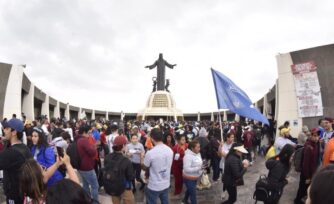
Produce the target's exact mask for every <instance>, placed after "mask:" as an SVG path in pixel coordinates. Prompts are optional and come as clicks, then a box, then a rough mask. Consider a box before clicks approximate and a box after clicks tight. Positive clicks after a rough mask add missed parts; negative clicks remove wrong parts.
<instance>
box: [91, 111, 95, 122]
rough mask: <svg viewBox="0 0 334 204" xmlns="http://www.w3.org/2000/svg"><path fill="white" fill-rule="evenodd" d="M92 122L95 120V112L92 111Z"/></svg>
mask: <svg viewBox="0 0 334 204" xmlns="http://www.w3.org/2000/svg"><path fill="white" fill-rule="evenodd" d="M91 119H92V120H95V110H92V118H91Z"/></svg>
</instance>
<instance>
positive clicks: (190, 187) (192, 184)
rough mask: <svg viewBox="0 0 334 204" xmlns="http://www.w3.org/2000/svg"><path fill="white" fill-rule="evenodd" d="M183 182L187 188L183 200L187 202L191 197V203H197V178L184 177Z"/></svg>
mask: <svg viewBox="0 0 334 204" xmlns="http://www.w3.org/2000/svg"><path fill="white" fill-rule="evenodd" d="M183 182H184V184H185V185H186V188H187V190H186V193H185V195H184V199H183V201H184V202H185V203H187V202H188V199H189V197H190V202H191V204H197V199H196V184H197V180H188V179H185V178H184V179H183Z"/></svg>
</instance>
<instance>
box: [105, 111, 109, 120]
mask: <svg viewBox="0 0 334 204" xmlns="http://www.w3.org/2000/svg"><path fill="white" fill-rule="evenodd" d="M107 120H109V115H108V111H106V121H107Z"/></svg>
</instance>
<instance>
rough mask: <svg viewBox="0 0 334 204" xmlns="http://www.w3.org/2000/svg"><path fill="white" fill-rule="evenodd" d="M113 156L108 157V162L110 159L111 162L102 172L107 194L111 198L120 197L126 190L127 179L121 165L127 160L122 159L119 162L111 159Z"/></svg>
mask: <svg viewBox="0 0 334 204" xmlns="http://www.w3.org/2000/svg"><path fill="white" fill-rule="evenodd" d="M111 156H112V154H108V155H107V156H106V160H109V159H110V160H109V161H110V162H105V167H104V169H103V170H102V172H103V177H102V178H103V186H104V190H105V192H106V193H107V194H109V195H111V196H120V195H122V193H123V192H124V191H125V188H126V178H125V175H124V173H123V172H122V169H121V166H122V165H121V163H122V162H123V161H124V160H126V159H127V158H126V157H122V158H121V159H119V160H113V159H111V158H110V157H111ZM107 157H109V158H107Z"/></svg>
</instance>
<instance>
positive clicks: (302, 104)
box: [291, 61, 323, 118]
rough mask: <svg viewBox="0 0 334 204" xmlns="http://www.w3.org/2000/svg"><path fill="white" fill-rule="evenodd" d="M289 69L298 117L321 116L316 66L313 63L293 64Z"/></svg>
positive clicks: (321, 108) (321, 109)
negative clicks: (295, 96)
mask: <svg viewBox="0 0 334 204" xmlns="http://www.w3.org/2000/svg"><path fill="white" fill-rule="evenodd" d="M291 69H292V73H293V76H294V82H295V88H296V95H297V105H298V116H299V117H301V118H305V117H315V116H322V115H323V106H322V99H321V91H320V85H319V79H318V74H317V66H316V64H315V63H314V62H313V61H311V62H306V63H301V64H294V65H291Z"/></svg>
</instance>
